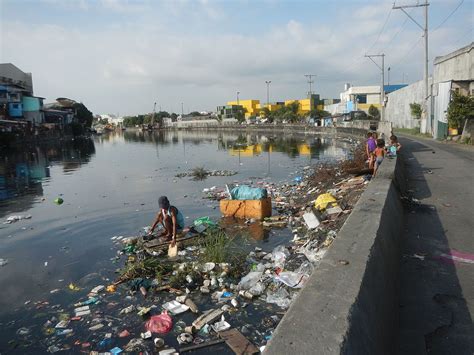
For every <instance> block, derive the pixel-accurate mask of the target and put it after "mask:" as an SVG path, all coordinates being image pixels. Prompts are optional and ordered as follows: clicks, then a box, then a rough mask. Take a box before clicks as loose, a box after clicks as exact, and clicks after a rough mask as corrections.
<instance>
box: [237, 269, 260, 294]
mask: <svg viewBox="0 0 474 355" xmlns="http://www.w3.org/2000/svg"><path fill="white" fill-rule="evenodd" d="M262 275H263V272H261V271H250V272H249V273H248V274H247V275H245V276H244V277H242V279H241V280H240V282H239V284H238V285H237V287H238V288H239V290H248V289H250V288H252V287H253V286H254V285H255V284H256V283H257V282H258V281H259V280H260V277H262Z"/></svg>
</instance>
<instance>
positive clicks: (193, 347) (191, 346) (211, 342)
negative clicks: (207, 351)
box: [179, 339, 225, 353]
mask: <svg viewBox="0 0 474 355" xmlns="http://www.w3.org/2000/svg"><path fill="white" fill-rule="evenodd" d="M223 342H225V340H224V339H216V340H210V341H206V342H204V343H201V344H196V345H190V346H186V347H184V348H179V352H180V353H184V352H186V351H191V350H196V349H201V348H206V347H208V346H213V345H217V344H222V343H223Z"/></svg>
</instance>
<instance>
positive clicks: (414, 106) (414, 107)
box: [410, 102, 422, 120]
mask: <svg viewBox="0 0 474 355" xmlns="http://www.w3.org/2000/svg"><path fill="white" fill-rule="evenodd" d="M421 112H422V108H421V105H420V104H418V103H416V102H413V103H411V104H410V113H411V117H413V118H415V119H417V120H419V119H420V118H421Z"/></svg>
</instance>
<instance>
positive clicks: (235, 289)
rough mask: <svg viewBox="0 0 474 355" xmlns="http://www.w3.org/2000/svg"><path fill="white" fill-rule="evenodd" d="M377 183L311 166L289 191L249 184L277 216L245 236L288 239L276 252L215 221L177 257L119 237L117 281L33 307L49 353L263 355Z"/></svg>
mask: <svg viewBox="0 0 474 355" xmlns="http://www.w3.org/2000/svg"><path fill="white" fill-rule="evenodd" d="M318 174H319V176H320V177H321V176H326V177H329V178H325V179H321V178H320V177H318ZM367 183H368V177H366V176H359V177H354V175H352V174H349V173H347V172H345V171H343V169H342V168H341V167H340V165H334V166H332V167H328V166H322V165H321V166H318V167H316V168H313V167H310V166H306V167H303V168H302V169H301V171H297V172H295V173H294V175H293V176H292V179H291V181H287V182H285V183H283V184H278V183H275V182H271V181H269V180H268V179H257V178H255V179H253V181H244V182H241V183H240V185H248V186H254V187H258V188H262V189H265V190H266V193H267V194H268V196H269V197H271V199H272V204H273V211H274V212H276V214H274V215H273V216H272V217H269V218H265V219H264V220H263V221H259V220H255V219H252V220H248V221H245V222H244V223H245V224H244V226H245V228H251V227H252V226H257V225H258V226H260V227H261V228H264V229H267V230H275V231H280V230H281V231H285V233H286V234H287V238H286V239H282V242H281V243H280V245H277V246H275V244H273V245H274V246H273V247H269V248H268V249H267V250H264V248H265V244H262V245H261V246H260V247H255V246H252V247H251V248H250V249H248V250H244V249H243V247H242V244H243V243H242V242H241V240H239V239H237V238H236V237H235V236H234V235H232V233H231V229H227V228H228V226H223V223H222V221H221V223H216V222H213V221H212V220H211V219H210V218H208V217H202V218H199V219H197V220H195V221H194V223H193V226H192V228H191V230H190V231H189V232H188V234H187V235H186V236H185V237H183V238H182V239H181V240H179V238H178V247H179V248H178V250H177V252H176V254H173V255H172V256H169V255H170V254H167V253H166V248H168V244H167V243H168V242H160V241H158V240H153V241H147V240H146V238H143V236H139V237H137V236H133V237H124V236H113V237H112V238H111V241H112V243H113V244H114V246H115V248H116V249H117V255H116V256H115V257H114V258H112V259H111V262H112V263H113V264H119V263H120V264H122V263H123V266H122V267H120V268H119V269H118V270H117V271H116V272H117V273H118V274H119V275H118V276H117V278H116V280H115V281H112V280H110V279H108V278H105V277H104V278H102V281H103V282H100V283H97V284H95V285H94V286H93V287H90V288H88V289H87V290H85V288H84V287H80V286H78V285H77V284H74V283H71V284H69V285H68V287H67V288H65V289H55V290H52V291H51V294H53V291H54V294H56V293H61V292H68V293H72V294H77V298H76V299H75V301H74V302H73V304H71V305H69V306H62V305H58V304H51V305H50V304H49V302H48V301H38V302H35V303H31V305H32V306H33V307H34V309H35V310H36V312H38V313H40V312H42V315H41V317H43V318H40V319H44V323H43V326H42V334H43V336H44V339H42V340H41V345H42V346H44V347H45V348H47V349H48V352H50V353H55V352H59V351H67V352H89V354H94V355H96V354H99V353H104V352H106V353H110V354H119V353H121V352H144V353H147V352H148V353H158V354H163V355H164V354H172V353H178V352H179V353H185V352H187V351H191V350H197V349H200V348H205V347H209V348H208V349H206V351H208V352H211V351H212V352H217V353H219V352H222V351H223V349H224V348H223V347H227V348H230V349H232V350H233V351H234V352H235V353H244V352H247V353H258V352H259V351H263V349H264V348H265V346H266V344H267V342H268V341H269V340H270V339H271V337H272V334H273V331H274V330H275V328H276V327H277V325H278V323H279V321H280V320H281V318H282V316H283V314H284V313H285V311H286V310H287V309H288V307H289V306H290V304H291V303H292V302H293V301H294V300H295V298H296V297H297V295H298V292H299V290H301V288H302V287H304V285H305V284H306V283H307V282H308V280H309V278H310V276H311V274H312V272H313V270H314V269H315V268H317V267H318V264H319V262H320V260H321V259H322V258H323V256H324V254H325V253H326V252H327V250H328V248H329V247H330V245H331V244H332V242H333V241H334V240H335V238H336V237H337V232H338V231H339V229H340V227H341V226H342V225H343V223H344V221H345V219H346V218H347V216H348V215H349V213H350V212H351V210H352V208H353V206H354V204H355V203H356V201H357V199H358V197H359V196H360V194H361V193H362V191H363V190H364V187H365V186H366V184H367ZM203 194H204V196H203V197H204V198H208V199H211V200H216V201H217V200H219V199H221V198H227V197H228V195H229V188H228V187H227V188H226V187H222V188H219V187H216V186H213V187H211V188H208V189H205V190H204V191H203ZM146 232H147V230H146V229H144V233H143V234H146ZM234 239H235V240H234ZM1 261H2V262H3V265H5V264H6V263H7V261H6V260H4V259H1ZM40 310H41V311H40ZM16 336H17V337H18V339H21V341H22V342H23V344H28V346H30V345H33V344H36V345H37V344H38V343H39V342H38V339H34V338H33V337H32V334H31V329H30V328H29V327H20V328H18V329H17V332H16ZM211 347H212V348H211ZM216 349H217V350H216Z"/></svg>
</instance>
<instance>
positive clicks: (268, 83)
mask: <svg viewBox="0 0 474 355" xmlns="http://www.w3.org/2000/svg"><path fill="white" fill-rule="evenodd" d="M271 82H272V81H271V80H267V81H265V84H267V106H268V105H270V83H271Z"/></svg>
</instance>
